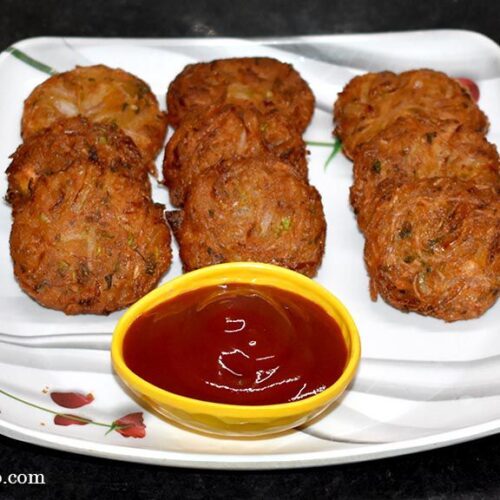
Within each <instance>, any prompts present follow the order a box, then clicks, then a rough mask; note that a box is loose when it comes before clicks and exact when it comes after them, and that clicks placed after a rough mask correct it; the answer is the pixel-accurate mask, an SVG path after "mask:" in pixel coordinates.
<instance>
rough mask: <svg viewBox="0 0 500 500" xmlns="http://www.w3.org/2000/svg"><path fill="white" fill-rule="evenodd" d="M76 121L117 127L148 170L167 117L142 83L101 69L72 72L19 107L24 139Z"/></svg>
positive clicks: (41, 88) (118, 71)
mask: <svg viewBox="0 0 500 500" xmlns="http://www.w3.org/2000/svg"><path fill="white" fill-rule="evenodd" d="M78 115H81V116H83V117H85V118H88V119H89V120H91V121H94V122H111V123H115V124H116V125H118V126H119V127H120V128H121V129H123V131H124V132H125V133H126V134H127V135H128V136H129V137H131V138H132V139H133V141H134V142H135V144H136V145H137V147H138V148H139V151H140V152H141V154H142V155H143V157H144V159H145V161H146V162H148V164H149V165H152V163H153V160H154V159H155V158H156V156H157V155H158V153H159V152H160V149H161V147H162V145H163V140H164V138H165V133H166V130H167V121H166V116H165V114H164V113H163V112H161V111H160V108H159V105H158V100H157V99H156V97H155V95H154V94H153V93H152V92H151V89H150V88H149V85H148V84H147V83H145V82H144V81H142V80H141V79H139V78H137V77H136V76H134V75H131V74H130V73H127V72H125V71H123V70H121V69H112V68H109V67H107V66H103V65H101V64H100V65H97V66H77V67H76V68H75V69H73V70H71V71H67V72H66V73H60V74H58V75H55V76H52V77H50V78H49V79H47V80H45V82H43V83H41V84H40V85H38V87H36V88H35V89H34V90H33V92H32V93H31V94H30V95H29V97H28V98H27V99H26V101H25V103H24V113H23V118H22V136H23V139H24V140H26V139H28V138H29V137H31V136H32V135H33V134H35V133H36V132H39V131H40V130H43V129H44V128H47V127H50V126H52V125H53V124H54V123H55V122H56V121H58V120H60V119H62V118H69V117H74V116H78Z"/></svg>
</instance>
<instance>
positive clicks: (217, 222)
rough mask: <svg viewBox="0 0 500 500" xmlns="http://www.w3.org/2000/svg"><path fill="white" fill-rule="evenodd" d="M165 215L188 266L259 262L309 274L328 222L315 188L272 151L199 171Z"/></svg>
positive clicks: (319, 257)
mask: <svg viewBox="0 0 500 500" xmlns="http://www.w3.org/2000/svg"><path fill="white" fill-rule="evenodd" d="M168 220H169V222H170V223H171V225H172V228H173V231H174V234H175V236H176V238H177V241H178V242H179V246H180V255H181V259H182V262H183V264H184V269H185V270H186V271H190V270H193V269H197V268H200V267H204V266H209V265H212V264H218V263H221V262H232V261H258V262H267V263H271V264H276V265H279V266H283V267H287V268H289V269H293V270H295V271H298V272H301V273H303V274H305V275H307V276H314V275H315V274H316V272H317V270H318V267H319V266H320V264H321V260H322V257H323V252H324V246H325V235H326V222H325V217H324V214H323V206H322V203H321V197H320V195H319V193H318V192H317V191H316V189H315V188H313V187H311V186H310V185H309V184H308V183H307V182H306V181H305V180H304V179H303V178H301V177H299V176H298V175H297V173H296V172H295V170H294V169H293V167H291V166H290V165H289V164H286V163H283V162H280V161H279V160H277V159H276V158H274V157H270V156H263V157H255V158H249V159H240V160H235V161H232V162H223V163H220V164H218V165H217V166H214V167H211V168H209V169H207V170H205V171H204V172H203V173H202V174H201V175H200V176H199V177H198V178H197V180H196V181H195V182H194V183H193V184H192V186H191V188H190V190H189V192H188V195H187V198H186V202H185V205H184V209H183V210H182V211H177V212H173V213H170V214H169V215H168Z"/></svg>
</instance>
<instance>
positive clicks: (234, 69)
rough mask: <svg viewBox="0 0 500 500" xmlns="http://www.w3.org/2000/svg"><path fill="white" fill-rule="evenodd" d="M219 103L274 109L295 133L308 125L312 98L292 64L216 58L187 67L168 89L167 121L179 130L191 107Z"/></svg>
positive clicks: (261, 58) (257, 58)
mask: <svg viewBox="0 0 500 500" xmlns="http://www.w3.org/2000/svg"><path fill="white" fill-rule="evenodd" d="M223 103H234V104H242V103H246V104H249V103H251V104H253V105H254V106H255V107H256V108H257V109H258V110H259V111H261V112H263V113H267V112H269V111H274V110H278V111H279V112H280V113H281V114H282V115H283V116H284V117H285V118H286V119H287V120H288V121H289V122H290V123H291V124H292V126H294V127H296V128H297V130H299V132H301V133H302V132H303V131H304V130H305V129H306V128H307V126H308V125H309V122H310V121H311V118H312V114H313V111H314V95H313V93H312V92H311V89H310V88H309V85H307V83H306V82H305V81H304V80H303V79H302V78H301V77H300V75H299V73H298V72H297V71H296V70H295V69H294V68H293V67H292V66H291V65H290V64H285V63H282V62H280V61H277V60H276V59H271V58H268V57H242V58H234V59H219V60H216V61H212V62H209V63H198V64H190V65H188V66H186V67H185V68H184V70H183V71H182V72H181V73H180V74H179V75H178V76H177V77H176V79H175V80H174V81H173V82H172V83H171V84H170V86H169V88H168V92H167V107H168V118H169V122H170V124H171V125H173V126H174V127H177V126H178V125H179V124H180V122H181V120H183V119H184V117H185V116H186V114H187V113H188V112H190V111H192V110H193V109H195V108H200V107H206V106H210V105H220V104H223Z"/></svg>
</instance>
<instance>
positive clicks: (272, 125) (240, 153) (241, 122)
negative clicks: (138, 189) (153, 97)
mask: <svg viewBox="0 0 500 500" xmlns="http://www.w3.org/2000/svg"><path fill="white" fill-rule="evenodd" d="M265 153H270V154H273V155H274V156H276V158H277V159H279V160H281V161H284V162H286V163H290V164H291V165H292V166H294V167H295V169H296V171H297V173H298V174H299V175H300V176H302V177H304V179H307V161H306V148H305V144H304V141H303V140H302V137H301V135H300V133H299V132H297V131H296V130H295V129H294V128H292V127H290V126H289V124H288V122H287V121H286V120H285V119H284V118H283V117H282V116H281V114H279V113H277V112H273V113H268V114H265V115H264V114H262V113H260V112H259V111H257V109H255V108H254V107H253V106H249V105H246V106H236V105H234V104H225V105H222V106H215V107H210V108H207V111H206V112H205V113H202V114H201V115H199V114H198V113H193V114H191V115H188V117H186V118H185V119H184V120H183V121H182V123H181V124H180V126H179V128H178V129H177V130H176V131H175V133H174V135H173V136H172V138H171V139H170V141H169V142H168V144H167V147H166V150H165V158H164V161H163V176H164V179H165V184H166V185H167V186H168V188H169V192H170V201H171V202H172V204H173V205H174V206H181V205H182V204H183V202H184V198H185V196H186V192H187V190H188V188H189V186H190V184H191V183H192V182H193V180H195V179H196V178H197V177H198V176H199V175H200V173H201V172H203V171H204V170H206V169H207V168H208V167H210V166H212V165H215V164H217V163H219V162H220V161H223V160H232V159H235V158H238V157H240V158H245V157H252V156H257V155H260V154H265Z"/></svg>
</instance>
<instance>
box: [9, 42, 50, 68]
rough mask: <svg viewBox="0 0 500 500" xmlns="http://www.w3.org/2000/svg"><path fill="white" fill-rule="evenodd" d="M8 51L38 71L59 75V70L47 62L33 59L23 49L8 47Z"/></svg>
mask: <svg viewBox="0 0 500 500" xmlns="http://www.w3.org/2000/svg"><path fill="white" fill-rule="evenodd" d="M6 52H8V53H9V54H11V55H13V56H14V57H15V58H17V59H19V60H20V61H22V62H23V63H26V64H27V65H28V66H31V67H32V68H35V69H37V70H38V71H42V72H43V73H47V74H48V75H57V73H58V71H56V70H55V69H54V68H51V67H50V66H47V65H46V64H44V63H42V62H40V61H37V60H36V59H33V58H32V57H31V56H29V55H28V54H26V52H23V51H22V50H19V49H17V48H16V47H12V46H11V47H7V49H6Z"/></svg>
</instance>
